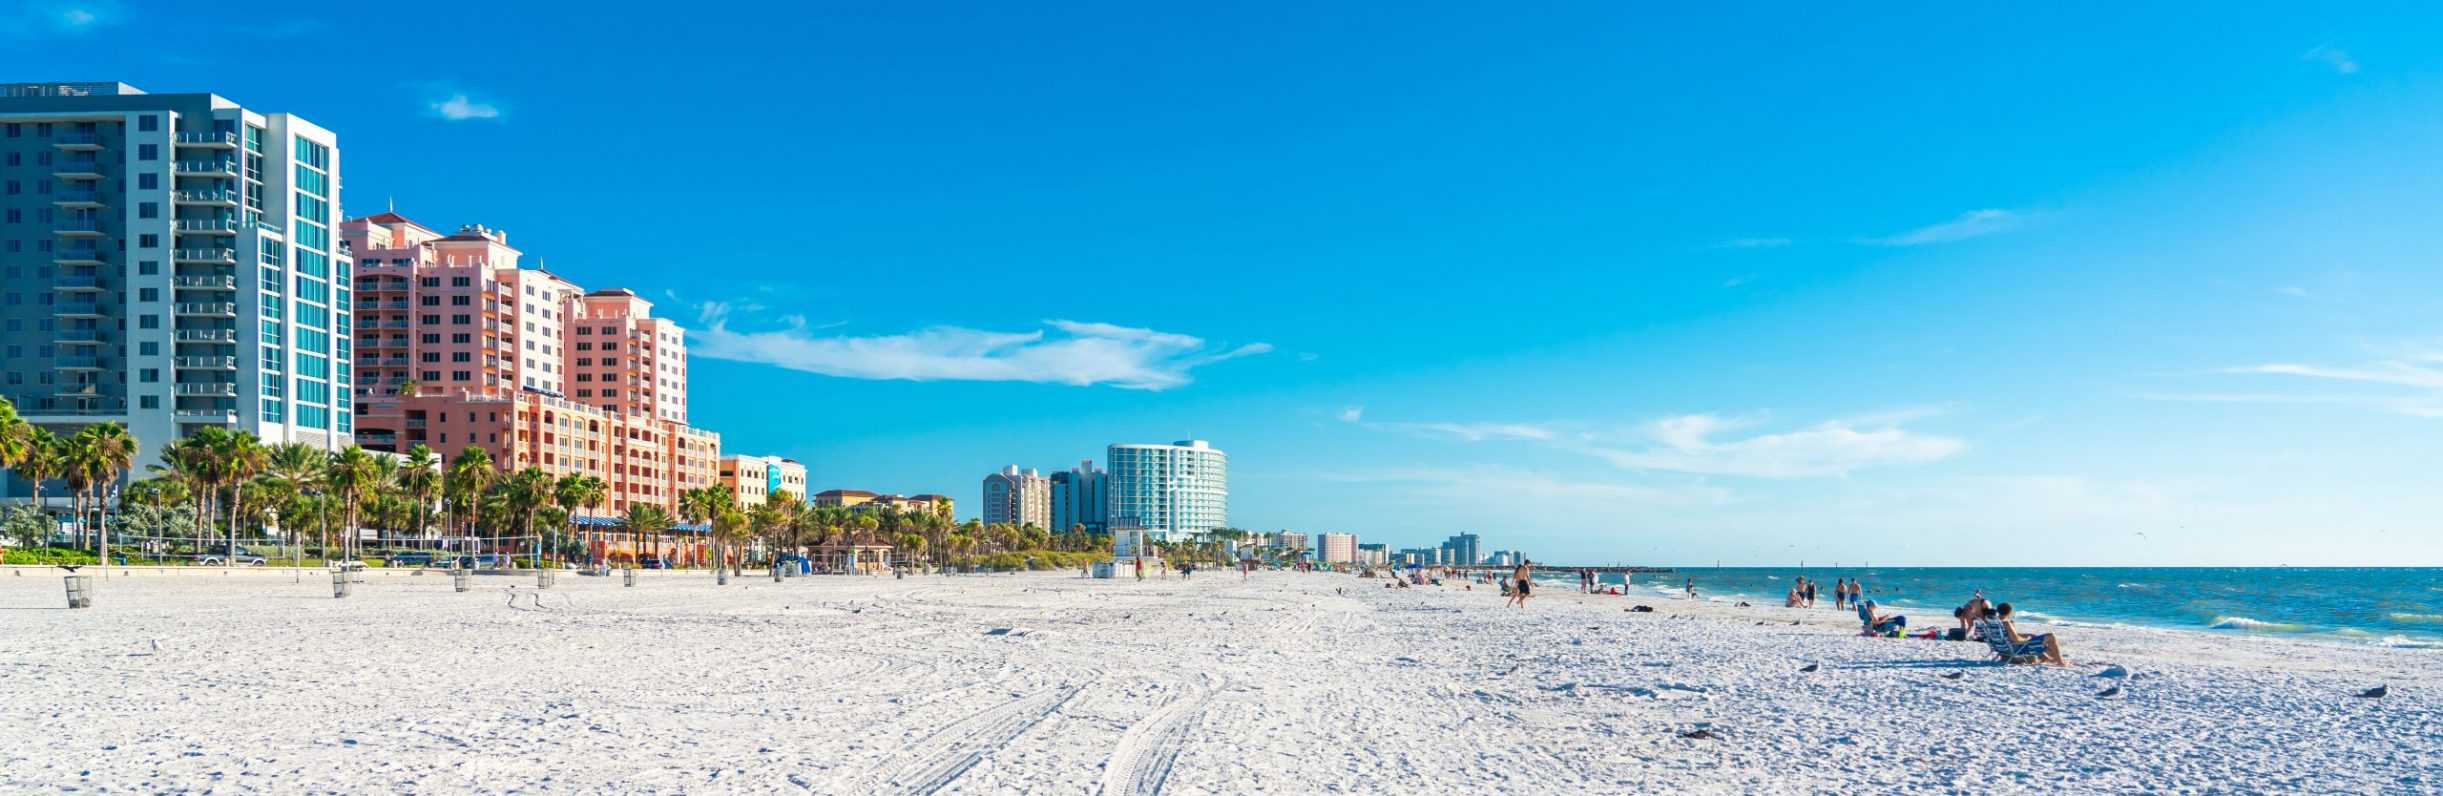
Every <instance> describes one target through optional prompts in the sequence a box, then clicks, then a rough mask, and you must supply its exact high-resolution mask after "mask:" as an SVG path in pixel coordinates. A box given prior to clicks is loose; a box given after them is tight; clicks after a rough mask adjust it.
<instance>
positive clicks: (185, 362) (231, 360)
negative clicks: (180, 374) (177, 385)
mask: <svg viewBox="0 0 2443 796" xmlns="http://www.w3.org/2000/svg"><path fill="white" fill-rule="evenodd" d="M171 361H173V362H176V363H177V364H178V367H179V369H181V370H237V369H238V358H237V357H178V358H176V359H173V360H171Z"/></svg>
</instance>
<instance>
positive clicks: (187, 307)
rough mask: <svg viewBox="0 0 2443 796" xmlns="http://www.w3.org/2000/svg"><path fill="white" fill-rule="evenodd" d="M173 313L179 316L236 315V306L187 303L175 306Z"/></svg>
mask: <svg viewBox="0 0 2443 796" xmlns="http://www.w3.org/2000/svg"><path fill="white" fill-rule="evenodd" d="M175 311H176V312H177V313H178V314H180V315H236V314H238V305H237V304H235V303H233V302H227V301H198V302H187V303H182V304H179V305H177V307H176V309H175Z"/></svg>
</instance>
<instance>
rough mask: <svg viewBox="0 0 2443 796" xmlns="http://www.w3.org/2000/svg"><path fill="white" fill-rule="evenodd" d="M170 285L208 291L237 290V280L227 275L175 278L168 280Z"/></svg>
mask: <svg viewBox="0 0 2443 796" xmlns="http://www.w3.org/2000/svg"><path fill="white" fill-rule="evenodd" d="M170 284H172V285H175V286H178V287H186V288H204V289H209V290H236V289H237V286H238V278H237V277H235V276H227V275H222V276H181V277H175V278H172V279H171V280H170Z"/></svg>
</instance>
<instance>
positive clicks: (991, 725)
mask: <svg viewBox="0 0 2443 796" xmlns="http://www.w3.org/2000/svg"><path fill="white" fill-rule="evenodd" d="M1086 685H1087V683H1076V684H1066V683H1064V684H1061V685H1058V686H1054V687H1053V688H1051V689H1050V690H1047V691H1044V692H1042V693H1039V694H1035V695H1033V696H1028V697H1023V698H1020V699H1018V700H1016V701H1013V702H1007V703H1003V704H1001V705H998V706H995V707H991V708H986V709H985V710H983V711H982V712H979V713H976V714H974V715H972V716H968V717H967V718H964V719H960V720H958V721H957V722H954V723H952V724H951V725H950V726H948V727H943V728H942V729H941V730H940V731H937V732H935V733H933V734H932V735H928V736H926V737H925V738H924V739H923V740H920V741H917V742H916V743H914V744H910V745H909V747H908V751H905V752H903V753H902V756H901V758H900V759H898V760H895V761H892V762H888V763H884V764H883V765H882V766H881V767H880V768H878V769H877V770H876V773H875V774H874V776H873V777H872V779H871V784H870V785H869V786H868V787H866V788H864V789H863V790H864V792H867V793H892V794H909V796H925V795H926V794H931V793H933V792H935V791H939V790H941V789H942V788H944V787H947V786H949V785H950V783H951V782H954V781H956V780H957V779H958V778H959V776H960V775H962V774H965V773H967V770H968V769H971V768H974V767H975V765H976V764H977V763H980V762H983V760H984V757H985V756H986V755H989V754H992V753H993V752H996V751H999V750H1001V749H1002V748H1003V747H1006V746H1008V745H1009V744H1010V742H1012V741H1015V740H1017V739H1018V736H1021V735H1025V734H1026V731H1027V730H1030V729H1033V728H1034V727H1035V725H1037V724H1040V723H1042V722H1043V720H1044V719H1045V718H1047V717H1049V716H1051V715H1052V714H1053V713H1055V712H1057V711H1059V710H1060V708H1061V706H1063V705H1066V704H1068V703H1069V700H1070V699H1072V698H1074V697H1076V696H1077V694H1078V692H1080V691H1084V690H1085V689H1086Z"/></svg>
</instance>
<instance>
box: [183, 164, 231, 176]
mask: <svg viewBox="0 0 2443 796" xmlns="http://www.w3.org/2000/svg"><path fill="white" fill-rule="evenodd" d="M176 169H177V171H178V173H180V174H226V175H229V176H232V177H234V176H237V173H238V162H237V161H234V160H181V161H178V165H177V166H176Z"/></svg>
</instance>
